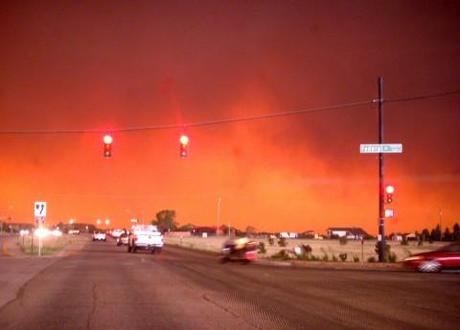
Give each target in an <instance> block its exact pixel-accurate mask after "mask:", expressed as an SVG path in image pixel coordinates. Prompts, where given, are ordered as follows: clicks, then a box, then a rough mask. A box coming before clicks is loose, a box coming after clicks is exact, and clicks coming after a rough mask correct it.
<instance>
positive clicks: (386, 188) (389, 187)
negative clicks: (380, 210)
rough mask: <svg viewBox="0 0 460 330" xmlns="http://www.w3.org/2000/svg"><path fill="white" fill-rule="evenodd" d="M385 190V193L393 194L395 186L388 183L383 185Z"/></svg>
mask: <svg viewBox="0 0 460 330" xmlns="http://www.w3.org/2000/svg"><path fill="white" fill-rule="evenodd" d="M385 192H386V193H387V194H393V193H394V192H395V187H394V186H392V185H388V186H386V187H385Z"/></svg>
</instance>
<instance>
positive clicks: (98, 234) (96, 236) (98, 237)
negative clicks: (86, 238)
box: [93, 231, 107, 242]
mask: <svg viewBox="0 0 460 330" xmlns="http://www.w3.org/2000/svg"><path fill="white" fill-rule="evenodd" d="M106 240H107V235H106V234H105V233H104V232H102V231H95V232H94V233H93V241H104V242H105V241H106Z"/></svg>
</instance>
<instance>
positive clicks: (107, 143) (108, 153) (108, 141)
mask: <svg viewBox="0 0 460 330" xmlns="http://www.w3.org/2000/svg"><path fill="white" fill-rule="evenodd" d="M102 140H103V141H104V157H105V158H108V157H112V142H113V138H112V136H111V135H109V134H106V135H104V137H103V138H102Z"/></svg>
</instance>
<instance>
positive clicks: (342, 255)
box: [339, 253, 347, 262]
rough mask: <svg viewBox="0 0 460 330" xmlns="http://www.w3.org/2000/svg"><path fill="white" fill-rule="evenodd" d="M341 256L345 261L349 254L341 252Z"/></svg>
mask: <svg viewBox="0 0 460 330" xmlns="http://www.w3.org/2000/svg"><path fill="white" fill-rule="evenodd" d="M339 258H340V260H342V261H343V262H345V261H346V260H347V254H346V253H341V254H339Z"/></svg>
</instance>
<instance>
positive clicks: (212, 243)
mask: <svg viewBox="0 0 460 330" xmlns="http://www.w3.org/2000/svg"><path fill="white" fill-rule="evenodd" d="M227 239H228V238H227V237H224V236H217V237H216V236H210V237H206V238H204V237H195V236H192V237H183V238H179V237H168V236H166V237H165V242H166V244H172V245H179V246H183V247H188V248H193V249H199V250H205V251H213V252H219V251H220V249H221V248H222V245H223V243H224V242H225V241H226V240H227ZM254 240H255V241H257V242H264V243H265V247H266V249H267V253H266V254H265V255H261V254H259V257H270V256H272V255H273V254H275V253H277V252H279V251H280V250H282V249H290V250H292V249H294V247H296V246H299V245H302V244H305V245H310V247H311V248H312V255H314V256H317V257H322V256H323V255H324V254H327V255H328V257H329V259H332V256H336V257H337V258H338V257H339V254H341V253H346V254H347V261H348V262H353V257H355V256H356V257H358V258H359V260H360V261H361V260H364V261H367V260H368V258H369V257H375V258H377V254H376V253H375V251H374V249H375V244H376V242H377V241H376V240H365V241H363V244H361V241H355V240H348V241H347V242H346V244H344V245H342V244H340V241H339V240H337V239H334V240H328V239H324V240H315V239H288V240H287V246H286V247H280V246H278V244H277V243H276V242H275V244H274V245H273V246H271V245H269V244H268V240H267V239H263V238H254ZM387 242H388V243H389V244H390V246H391V251H392V252H394V253H395V254H396V256H397V261H401V260H402V259H404V258H406V257H408V256H409V255H411V254H415V253H420V252H426V251H431V250H435V249H437V248H439V247H441V246H443V245H446V243H445V242H443V243H441V242H433V243H432V244H430V243H428V242H424V243H423V245H422V246H418V245H417V242H409V244H408V245H401V243H400V242H393V241H387ZM363 257H364V258H363Z"/></svg>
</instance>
